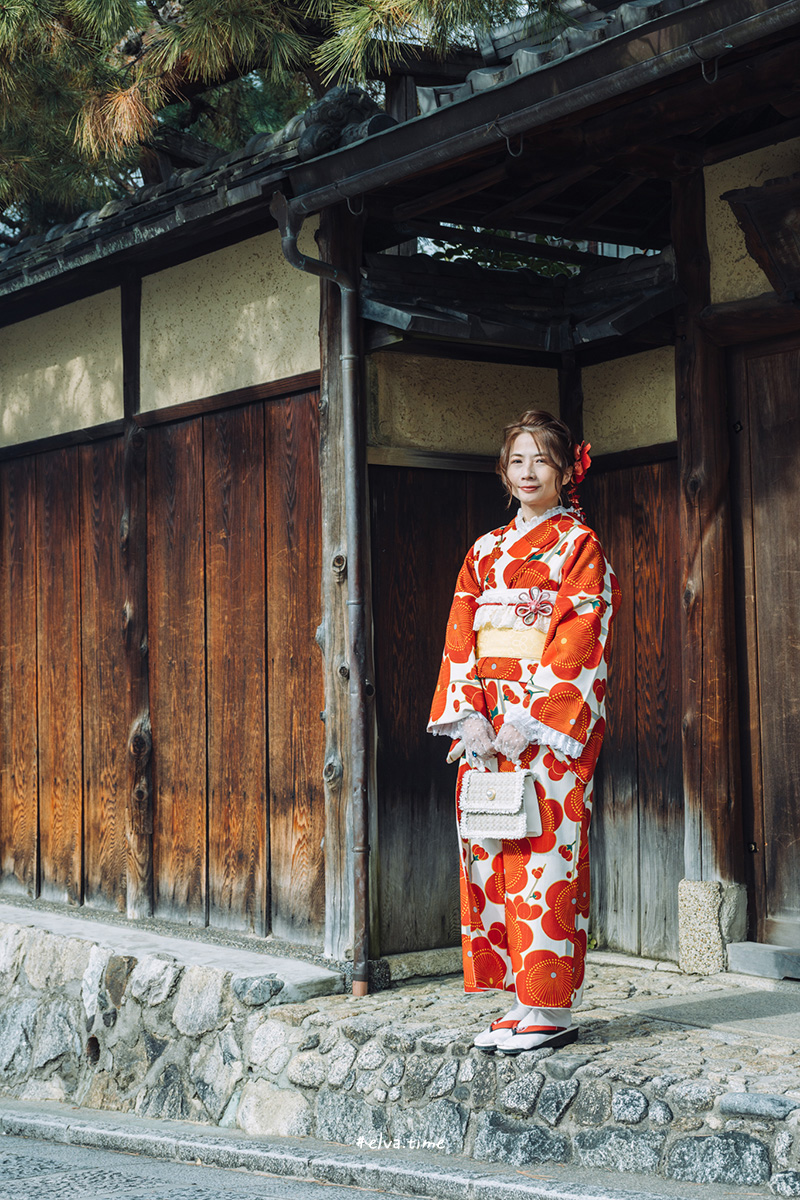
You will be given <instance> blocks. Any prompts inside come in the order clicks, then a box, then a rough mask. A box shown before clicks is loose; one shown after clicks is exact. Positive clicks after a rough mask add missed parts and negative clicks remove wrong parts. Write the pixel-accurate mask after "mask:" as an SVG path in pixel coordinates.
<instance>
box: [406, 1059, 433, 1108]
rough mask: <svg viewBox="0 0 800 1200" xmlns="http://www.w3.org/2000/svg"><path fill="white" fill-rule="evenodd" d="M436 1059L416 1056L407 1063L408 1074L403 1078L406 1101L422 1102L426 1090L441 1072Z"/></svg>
mask: <svg viewBox="0 0 800 1200" xmlns="http://www.w3.org/2000/svg"><path fill="white" fill-rule="evenodd" d="M439 1065H440V1064H439V1063H438V1062H437V1061H436V1059H435V1058H429V1057H428V1055H426V1054H414V1055H412V1057H411V1058H409V1059H408V1061H407V1063H406V1073H405V1076H404V1078H403V1095H404V1096H405V1098H406V1100H420V1099H421V1098H422V1097H423V1096H424V1095H425V1089H426V1088H427V1086H428V1084H429V1083H430V1082H431V1080H432V1079H433V1077H434V1075H435V1074H436V1072H437V1071H438V1070H439Z"/></svg>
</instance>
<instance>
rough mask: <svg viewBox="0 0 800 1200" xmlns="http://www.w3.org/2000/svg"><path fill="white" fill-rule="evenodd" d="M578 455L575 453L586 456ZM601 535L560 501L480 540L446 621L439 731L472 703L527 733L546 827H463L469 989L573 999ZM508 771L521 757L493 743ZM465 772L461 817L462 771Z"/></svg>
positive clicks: (600, 619)
mask: <svg viewBox="0 0 800 1200" xmlns="http://www.w3.org/2000/svg"><path fill="white" fill-rule="evenodd" d="M584 449H585V450H586V458H587V459H588V447H585V448H584V447H580V448H579V450H580V452H581V458H578V456H577V455H576V462H577V463H579V464H580V466H581V467H582V466H583V463H582V457H583V450H584ZM619 600H620V593H619V587H618V584H617V581H616V578H615V576H614V574H613V572H612V570H611V568H610V566H609V564H608V563H607V562H606V558H605V555H604V554H603V550H602V548H601V546H600V543H599V541H598V539H597V537H596V535H595V534H594V533H593V532H592V530H591V529H589V528H588V527H587V526H586V525H585V524H584V523H583V521H582V520H579V519H578V515H577V513H576V512H575V510H574V509H565V508H562V507H558V508H555V509H552V510H551V511H550V512H548V513H545V514H544V515H543V516H542V517H539V518H534V519H533V520H531V521H525V520H524V519H523V518H522V517H521V516H520V515H517V517H516V518H515V519H514V520H513V521H512V522H511V523H510V524H509V525H506V526H505V527H504V528H503V529H497V530H495V531H494V532H492V533H487V534H486V535H485V536H484V537H481V538H479V539H478V541H477V542H476V543H475V545H474V546H473V547H472V549H471V550H470V551H469V553H468V554H467V557H466V559H465V560H464V565H463V567H462V568H461V572H460V574H459V577H458V581H457V584H456V592H455V596H454V598H453V605H452V608H451V610H450V616H449V619H448V623H447V635H446V640H445V648H444V654H443V656H442V665H441V670H440V672H439V679H438V682H437V684H436V692H435V694H434V698H433V705H432V708H431V717H430V723H429V725H428V730H429V732H430V733H435V734H443V735H445V736H449V737H452V738H456V737H457V736H458V731H459V726H460V723H461V722H462V721H463V720H464V718H465V717H467V716H469V715H470V714H471V713H478V714H479V715H481V716H483V717H485V718H486V720H487V721H488V722H490V724H491V726H492V727H493V729H494V733H495V735H496V734H497V733H499V731H500V729H501V728H502V727H503V724H504V723H505V722H506V721H509V722H511V723H512V725H514V726H515V727H516V728H517V729H518V730H520V731H521V732H522V734H523V735H525V736H526V737H527V738H528V742H529V744H528V746H527V749H526V750H525V751H524V753H523V754H522V756H521V759H520V765H521V766H523V767H525V768H527V769H528V770H530V771H531V772H532V774H533V777H534V787H535V789H536V794H537V796H538V799H539V809H540V813H541V819H542V832H541V834H540V835H539V836H538V837H532V836H531V837H524V838H521V839H520V840H518V841H494V840H492V839H490V838H481V839H478V840H473V841H466V840H464V839H461V926H462V945H463V954H464V982H465V987H466V990H467V991H470V992H477V991H484V990H487V989H499V990H502V991H508V992H516V995H517V999H518V1001H519V1002H520V1003H522V1004H525V1005H528V1006H529V1007H534V1006H536V1007H540V1008H574V1007H575V1006H576V1005H577V1004H578V1003H579V1002H580V998H581V991H582V986H583V977H584V961H585V956H586V944H587V937H588V924H589V842H588V834H589V822H590V819H591V812H592V781H593V776H594V769H595V764H596V762H597V756H598V754H599V751H600V747H601V745H602V742H603V733H604V731H605V715H604V704H605V693H606V647H607V638H608V632H609V626H610V624H611V621H612V618H613V615H614V613H615V611H616V609H617V608H618V606H619ZM496 762H497V766H498V769H499V770H501V771H510V770H514V767H515V764H514V763H513V762H511V761H510V760H508V759H506V758H504V757H503V756H502V755H497V759H496ZM468 769H470V768H469V767H468V765H467V763H466V762H465V761H464V760H462V763H461V766H460V767H459V771H458V780H457V784H456V809H457V818H459V819H460V815H461V814H460V805H459V795H460V790H461V786H462V781H463V778H464V773H465V771H467V770H468Z"/></svg>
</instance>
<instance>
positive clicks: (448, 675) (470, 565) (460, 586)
mask: <svg viewBox="0 0 800 1200" xmlns="http://www.w3.org/2000/svg"><path fill="white" fill-rule="evenodd" d="M477 564H478V557H477V543H476V546H473V548H472V549H471V550H470V552H469V554H468V555H467V557H466V558H465V559H464V564H463V566H462V568H461V570H460V572H459V575H458V579H457V581H456V591H455V595H454V597H453V603H452V606H451V608H450V616H449V617H448V618H447V632H446V634H445V642H444V653H443V654H442V665H441V667H440V669H439V678H438V680H437V682H436V691H435V692H434V694H433V704H432V705H431V715H430V721H429V722H428V733H438V734H443V735H445V736H447V737H455V736H456V730H457V726H458V724H459V722H460V721H463V719H464V717H467V716H469V714H470V713H473V712H476V713H480V714H481V715H482V716H484V717H487V716H488V714H487V710H486V700H485V697H484V694H483V688H482V687H481V685H480V683H479V681H478V680H477V679H476V678H475V633H474V630H473V623H474V620H475V610H476V608H477V605H478V597H479V596H480V594H481V591H482V586H481V582H480V579H479V577H478V569H477Z"/></svg>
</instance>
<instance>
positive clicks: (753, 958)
mask: <svg viewBox="0 0 800 1200" xmlns="http://www.w3.org/2000/svg"><path fill="white" fill-rule="evenodd" d="M727 950H728V970H729V971H739V972H740V973H741V974H742V975H760V976H762V978H764V979H799V978H800V949H797V947H792V946H768V945H766V943H762V942H746V941H738V942H736V941H734V942H731V944H730V945H729V946H728V947H727Z"/></svg>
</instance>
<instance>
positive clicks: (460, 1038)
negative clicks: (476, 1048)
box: [419, 1029, 472, 1054]
mask: <svg viewBox="0 0 800 1200" xmlns="http://www.w3.org/2000/svg"><path fill="white" fill-rule="evenodd" d="M471 1045H472V1038H471V1037H469V1036H468V1035H466V1034H465V1033H464V1031H463V1029H437V1030H435V1031H433V1032H432V1033H424V1034H423V1035H422V1037H421V1038H420V1039H419V1047H420V1050H424V1052H425V1053H426V1054H444V1053H445V1052H446V1051H447V1050H449V1049H450V1048H451V1046H459V1047H461V1049H462V1052H466V1051H467V1050H468V1049H469V1048H470V1046H471Z"/></svg>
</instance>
